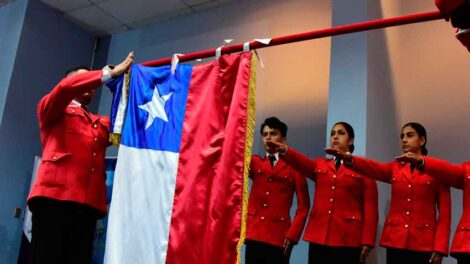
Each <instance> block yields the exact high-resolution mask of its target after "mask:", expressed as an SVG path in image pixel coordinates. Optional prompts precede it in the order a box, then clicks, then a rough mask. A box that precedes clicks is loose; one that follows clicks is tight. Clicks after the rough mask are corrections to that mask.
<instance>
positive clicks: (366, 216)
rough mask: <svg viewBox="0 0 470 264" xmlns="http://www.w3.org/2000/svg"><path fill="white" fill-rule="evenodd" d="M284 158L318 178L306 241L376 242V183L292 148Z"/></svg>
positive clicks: (347, 244) (329, 243)
mask: <svg viewBox="0 0 470 264" xmlns="http://www.w3.org/2000/svg"><path fill="white" fill-rule="evenodd" d="M284 159H285V161H286V162H287V163H288V164H289V165H291V166H292V167H294V168H295V169H297V170H299V171H300V172H301V173H303V174H305V175H307V176H308V177H309V178H310V179H312V180H313V181H315V197H314V200H313V201H314V202H313V206H312V210H311V212H310V217H309V220H308V224H307V228H306V229H305V234H304V240H306V241H309V242H312V243H316V244H320V245H326V246H341V247H359V246H361V245H367V246H371V247H373V246H374V245H375V237H376V234H377V222H378V208H377V185H376V183H375V181H374V180H371V179H368V178H365V177H362V176H361V175H359V174H357V173H354V172H352V171H351V170H349V169H348V168H346V167H344V166H341V167H340V168H339V170H338V171H336V168H335V162H334V160H332V159H325V158H317V159H313V160H311V159H309V158H308V157H307V156H305V155H303V154H301V153H299V152H297V151H296V150H294V149H292V148H289V150H288V151H287V154H286V155H285V156H284Z"/></svg>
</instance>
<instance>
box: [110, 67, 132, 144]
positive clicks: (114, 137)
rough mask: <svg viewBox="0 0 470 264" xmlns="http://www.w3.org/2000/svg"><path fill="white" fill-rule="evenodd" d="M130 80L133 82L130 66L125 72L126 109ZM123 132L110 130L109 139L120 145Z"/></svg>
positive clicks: (112, 142)
mask: <svg viewBox="0 0 470 264" xmlns="http://www.w3.org/2000/svg"><path fill="white" fill-rule="evenodd" d="M130 82H131V68H130V67H129V70H127V72H126V73H125V74H124V85H125V86H126V110H127V102H128V101H129V87H130V85H129V84H130ZM124 117H125V115H124ZM121 134H122V131H119V133H115V132H110V133H109V139H108V141H109V142H110V143H111V144H112V145H114V146H119V144H121Z"/></svg>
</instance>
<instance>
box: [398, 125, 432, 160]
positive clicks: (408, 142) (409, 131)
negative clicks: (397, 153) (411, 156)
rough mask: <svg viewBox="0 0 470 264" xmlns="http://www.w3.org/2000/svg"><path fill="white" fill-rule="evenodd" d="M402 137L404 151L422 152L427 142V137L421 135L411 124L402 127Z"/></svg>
mask: <svg viewBox="0 0 470 264" xmlns="http://www.w3.org/2000/svg"><path fill="white" fill-rule="evenodd" d="M400 139H401V149H402V151H403V153H406V152H412V153H415V154H421V147H422V146H424V144H425V143H426V139H425V138H424V137H420V136H419V135H418V132H416V130H415V129H414V128H412V127H411V126H406V127H404V128H402V129H401V134H400Z"/></svg>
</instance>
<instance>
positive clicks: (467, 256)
mask: <svg viewBox="0 0 470 264" xmlns="http://www.w3.org/2000/svg"><path fill="white" fill-rule="evenodd" d="M452 257H454V258H456V259H457V263H458V264H468V263H470V253H456V254H455V253H454V254H452Z"/></svg>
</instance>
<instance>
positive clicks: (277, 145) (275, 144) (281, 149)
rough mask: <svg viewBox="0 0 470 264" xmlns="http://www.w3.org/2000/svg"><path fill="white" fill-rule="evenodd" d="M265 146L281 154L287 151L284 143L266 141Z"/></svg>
mask: <svg viewBox="0 0 470 264" xmlns="http://www.w3.org/2000/svg"><path fill="white" fill-rule="evenodd" d="M266 144H267V145H268V147H269V148H272V149H274V150H276V151H277V152H279V153H281V154H284V153H286V151H287V146H286V144H284V143H280V142H275V141H270V140H268V141H266Z"/></svg>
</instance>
